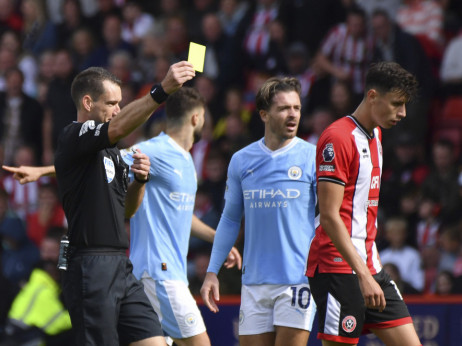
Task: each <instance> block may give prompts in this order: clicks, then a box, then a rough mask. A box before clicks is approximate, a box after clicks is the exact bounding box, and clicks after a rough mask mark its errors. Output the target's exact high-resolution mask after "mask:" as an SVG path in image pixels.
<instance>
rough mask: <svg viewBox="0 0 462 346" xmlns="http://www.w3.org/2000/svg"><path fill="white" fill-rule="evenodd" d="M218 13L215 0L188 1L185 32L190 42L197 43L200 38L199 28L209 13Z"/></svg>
mask: <svg viewBox="0 0 462 346" xmlns="http://www.w3.org/2000/svg"><path fill="white" fill-rule="evenodd" d="M217 11H218V4H217V1H215V0H192V1H188V5H187V12H186V17H185V18H186V19H187V31H188V35H189V37H190V38H191V40H192V41H195V42H197V40H199V39H200V37H201V31H202V29H201V26H202V22H203V19H204V18H205V16H206V15H208V14H210V13H216V12H217Z"/></svg>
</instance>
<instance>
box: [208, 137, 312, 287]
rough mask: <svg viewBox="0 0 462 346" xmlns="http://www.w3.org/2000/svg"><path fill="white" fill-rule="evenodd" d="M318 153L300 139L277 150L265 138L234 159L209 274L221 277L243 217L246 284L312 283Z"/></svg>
mask: <svg viewBox="0 0 462 346" xmlns="http://www.w3.org/2000/svg"><path fill="white" fill-rule="evenodd" d="M315 155H316V149H315V146H314V145H312V144H310V143H307V142H305V141H304V140H302V139H300V138H298V137H295V138H294V139H293V140H292V141H291V142H290V143H289V144H288V145H286V146H285V147H283V148H281V149H278V150H276V151H271V150H270V149H268V148H267V147H266V146H265V144H264V140H263V139H261V140H259V141H257V142H254V143H252V144H250V145H249V146H247V147H245V148H243V149H242V150H240V151H238V152H237V153H235V154H234V155H233V157H232V158H231V162H230V164H229V167H228V180H227V187H226V192H225V199H226V203H225V208H224V211H223V215H222V217H221V219H220V223H219V225H218V228H217V233H216V235H215V240H214V244H213V250H212V257H211V259H210V264H209V268H208V271H210V272H214V273H218V271H219V269H220V267H221V265H222V264H223V262H224V260H225V259H226V256H227V255H228V253H229V251H230V249H231V247H232V246H233V245H234V242H235V241H236V238H237V235H238V233H239V228H240V221H241V218H242V216H243V214H245V238H244V258H243V267H242V283H243V284H244V285H260V284H299V283H306V282H308V280H307V277H306V276H305V268H306V261H307V257H308V250H309V246H310V242H311V239H312V238H313V236H314V215H315V205H316V166H315Z"/></svg>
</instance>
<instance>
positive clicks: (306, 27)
mask: <svg viewBox="0 0 462 346" xmlns="http://www.w3.org/2000/svg"><path fill="white" fill-rule="evenodd" d="M279 18H280V19H281V20H282V21H283V23H284V24H285V26H286V28H287V35H288V41H289V42H290V43H293V42H303V43H304V44H305V46H306V47H307V48H308V50H309V51H310V52H313V53H314V52H316V51H317V50H318V48H319V45H320V43H321V41H322V38H323V37H325V36H326V34H327V33H328V32H329V30H330V29H331V28H332V27H334V26H335V25H337V24H338V23H340V22H342V21H343V20H344V18H345V6H344V5H343V3H342V0H323V1H318V0H304V1H298V0H290V1H282V2H281V8H280V13H279Z"/></svg>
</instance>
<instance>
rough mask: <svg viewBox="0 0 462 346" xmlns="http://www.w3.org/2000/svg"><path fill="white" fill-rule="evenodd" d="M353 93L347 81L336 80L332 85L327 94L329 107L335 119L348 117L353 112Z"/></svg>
mask: <svg viewBox="0 0 462 346" xmlns="http://www.w3.org/2000/svg"><path fill="white" fill-rule="evenodd" d="M354 97H355V96H354V92H353V90H352V88H351V84H350V83H349V82H348V81H342V80H336V81H334V82H333V83H332V86H331V88H330V93H329V107H330V108H331V110H332V112H333V113H334V117H335V119H339V118H341V117H344V116H345V115H350V114H352V113H353V111H354V103H355V99H354Z"/></svg>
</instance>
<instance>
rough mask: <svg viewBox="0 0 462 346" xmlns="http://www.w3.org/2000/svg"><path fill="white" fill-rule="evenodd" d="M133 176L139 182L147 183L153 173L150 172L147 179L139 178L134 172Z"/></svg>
mask: <svg viewBox="0 0 462 346" xmlns="http://www.w3.org/2000/svg"><path fill="white" fill-rule="evenodd" d="M133 176H134V177H135V180H136V181H137V182H138V183H140V184H146V183H147V182H148V181H149V179H151V174H150V173H148V176H147V177H146V179H145V180H141V179H139V178H138V177H137V176H136V174H133Z"/></svg>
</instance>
